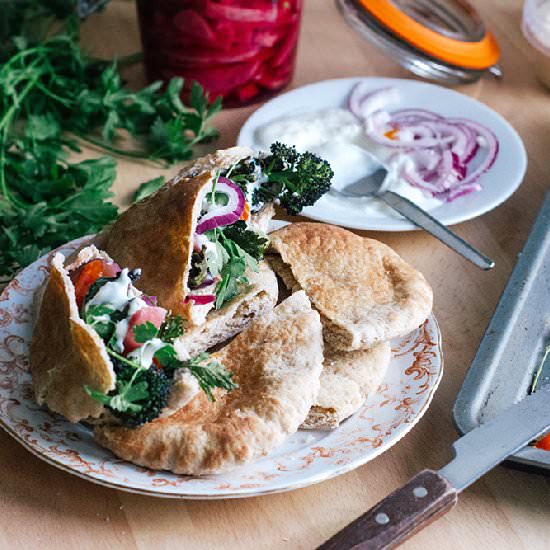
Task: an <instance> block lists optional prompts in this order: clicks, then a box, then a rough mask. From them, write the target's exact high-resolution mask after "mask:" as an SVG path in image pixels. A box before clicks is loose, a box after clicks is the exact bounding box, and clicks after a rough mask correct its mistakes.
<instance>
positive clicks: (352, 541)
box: [318, 385, 550, 550]
mask: <svg viewBox="0 0 550 550" xmlns="http://www.w3.org/2000/svg"><path fill="white" fill-rule="evenodd" d="M548 429H550V385H548V386H546V387H544V388H542V389H540V390H538V391H537V392H535V393H533V394H531V395H529V396H527V397H526V398H525V399H523V400H522V401H520V402H519V403H516V404H515V405H512V406H511V407H509V408H508V409H506V410H505V411H504V412H502V413H501V414H499V415H498V416H496V417H495V418H493V419H492V420H490V421H488V422H486V423H484V424H482V425H481V426H479V427H478V428H476V429H474V430H472V431H471V432H469V433H467V434H466V435H465V436H463V437H461V438H460V439H458V440H457V441H456V442H455V443H454V444H453V451H454V458H453V460H451V462H449V463H448V464H447V465H446V466H444V467H443V468H441V469H440V470H439V471H433V470H423V471H422V472H420V473H419V474H417V475H416V476H415V477H413V478H412V479H411V480H410V481H409V482H408V483H406V484H405V485H403V486H402V487H401V488H399V489H397V490H396V491H394V492H393V493H391V494H390V495H389V496H387V497H386V498H385V499H383V500H382V501H381V502H379V503H378V504H376V505H375V506H374V507H373V508H371V509H370V510H369V511H368V512H366V513H365V514H363V515H362V516H360V517H359V518H358V519H356V520H355V521H353V522H352V523H350V524H349V525H348V526H347V527H345V528H344V529H342V530H341V531H340V532H339V533H337V534H336V535H334V536H333V537H332V538H331V539H329V540H328V541H327V542H325V543H324V544H322V545H321V546H320V547H319V548H318V550H347V549H354V550H359V549H361V550H383V549H387V548H395V547H396V546H397V545H399V544H401V543H402V542H403V541H405V540H406V539H407V538H409V537H410V536H411V535H413V534H414V533H416V532H418V531H420V530H421V529H422V528H423V527H425V526H426V525H427V524H428V523H430V522H431V521H433V520H435V519H437V518H438V517H440V516H441V515H443V514H444V513H445V512H447V511H449V510H450V509H451V508H452V507H453V506H454V505H455V504H456V501H457V497H458V493H459V492H461V491H462V490H463V489H465V488H466V487H468V486H469V485H471V484H472V483H474V482H475V481H476V480H477V479H479V478H480V477H481V476H482V475H483V474H485V473H486V472H488V471H489V470H491V469H492V468H493V467H494V466H496V465H497V464H499V463H500V462H502V461H503V460H504V459H506V458H507V457H508V456H510V455H511V454H513V453H515V452H516V451H518V450H519V449H521V448H522V447H524V446H525V445H526V444H527V443H529V442H530V441H532V440H533V439H536V438H537V437H538V436H539V435H542V434H543V433H544V432H546V431H547V430H548Z"/></svg>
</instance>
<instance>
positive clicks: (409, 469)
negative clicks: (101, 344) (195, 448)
mask: <svg viewBox="0 0 550 550" xmlns="http://www.w3.org/2000/svg"><path fill="white" fill-rule="evenodd" d="M305 4H306V6H305V13H304V22H303V27H302V35H301V42H300V50H299V60H298V67H297V71H296V77H295V80H294V82H293V86H298V85H302V84H305V83H309V82H314V81H317V80H321V79H325V78H336V77H346V76H358V75H364V76H370V75H375V76H394V77H401V78H407V77H409V75H408V74H407V73H406V72H405V71H404V70H402V69H401V68H399V67H398V66H396V65H395V64H394V63H393V62H392V61H391V60H389V59H388V58H386V57H384V56H383V55H382V54H381V53H379V52H378V51H377V50H375V49H374V48H373V47H371V46H370V45H368V44H366V43H364V42H363V41H361V40H360V39H359V38H357V37H356V36H355V35H354V33H353V32H352V31H351V30H350V29H349V28H348V27H347V26H346V24H345V23H344V22H343V21H342V19H341V17H340V16H339V14H338V13H337V11H336V8H335V6H334V2H333V1H329V0H306V1H305ZM477 4H478V6H479V9H480V10H481V11H482V13H483V16H484V17H485V19H486V21H487V22H488V24H489V26H490V28H491V29H492V30H493V31H494V33H495V34H496V36H497V38H498V39H499V42H500V45H501V48H502V66H503V70H504V75H505V76H504V80H503V81H501V82H497V81H495V80H492V79H490V78H485V79H482V80H481V81H480V82H478V83H476V84H471V85H468V86H461V87H459V88H458V89H459V90H460V91H461V92H463V93H465V94H468V95H470V96H473V97H475V98H477V99H479V100H481V101H483V102H484V103H486V104H487V105H489V106H490V107H492V108H493V109H495V110H496V111H498V112H499V113H500V114H502V115H503V116H504V117H505V118H506V119H507V120H509V121H510V123H511V124H512V125H513V126H514V127H515V128H516V129H517V130H518V132H519V133H520V135H521V136H522V138H523V139H524V141H525V145H526V148H527V151H528V153H529V168H528V171H527V176H526V178H525V181H524V183H523V185H522V186H521V187H520V189H519V190H518V191H517V192H516V193H515V194H514V196H513V197H512V198H511V199H509V200H508V201H507V202H506V204H504V205H502V206H500V207H499V208H497V209H496V210H494V211H493V212H490V213H489V214H486V215H484V216H483V217H481V218H478V219H476V220H473V221H470V222H467V223H464V224H461V225H459V226H455V228H454V229H455V230H456V231H457V232H458V233H459V234H460V235H462V236H463V237H465V238H466V239H468V240H469V241H470V242H472V243H473V244H474V245H476V246H478V247H479V248H480V249H482V250H483V251H485V252H486V253H487V254H488V255H489V256H491V257H492V258H494V260H495V261H496V267H495V269H494V270H492V271H491V272H489V273H483V272H481V271H479V270H478V269H477V268H475V267H473V266H471V265H469V264H468V263H466V262H465V261H463V260H462V259H460V258H459V257H458V256H457V255H455V254H453V253H451V252H449V251H448V250H447V249H445V248H444V247H443V246H442V245H440V244H439V243H438V242H437V241H435V240H434V239H432V238H430V237H429V236H428V235H426V234H424V233H421V232H415V233H404V234H399V235H397V234H390V233H370V234H369V235H370V236H373V237H375V238H378V239H380V240H382V241H384V242H385V243H387V244H389V245H390V246H392V247H394V248H395V249H396V250H397V251H398V252H399V253H400V254H402V255H403V256H404V257H405V258H406V259H407V260H409V261H410V262H411V263H412V264H414V265H415V266H416V267H417V268H418V269H420V270H421V271H422V272H424V274H425V275H426V277H427V278H428V280H429V281H430V282H431V284H432V286H433V288H434V292H435V313H436V316H437V318H438V320H439V322H440V324H441V330H442V333H443V343H444V353H445V374H444V377H443V381H442V383H441V386H440V388H439V390H438V392H437V394H436V396H435V399H434V401H433V404H432V405H431V407H430V409H429V411H428V412H427V414H426V416H425V417H424V418H423V419H422V421H421V422H420V423H419V425H417V426H416V427H415V428H414V429H413V430H412V432H411V433H410V434H409V435H408V436H407V437H405V439H404V440H402V441H401V442H400V443H399V444H398V445H396V446H395V447H394V448H393V449H391V450H389V451H388V452H386V453H384V454H383V455H382V456H380V457H379V458H377V459H376V460H374V461H373V462H370V463H369V464H367V465H366V466H363V467H361V468H358V469H357V470H355V471H353V472H351V473H348V474H346V475H343V476H341V477H339V478H336V479H333V480H331V481H327V482H324V483H321V484H319V485H315V486H312V487H310V488H307V489H301V490H297V491H293V492H291V493H286V494H279V495H272V496H264V497H260V498H252V499H246V500H236V501H235V500H233V501H231V500H229V501H217V502H195V501H190V502H185V501H173V500H162V499H155V498H149V497H145V496H138V495H132V494H129V493H123V492H119V491H115V490H111V489H106V488H102V487H99V486H97V485H94V484H92V483H89V482H87V481H84V480H81V479H79V478H77V477H75V476H70V475H68V474H66V473H63V472H61V471H59V470H56V469H55V468H53V467H52V466H49V465H47V464H46V463H44V462H42V461H40V460H39V459H37V458H35V457H34V456H33V455H31V454H30V453H29V452H27V451H26V450H25V449H23V447H21V446H20V445H19V444H18V443H16V442H15V441H14V440H13V439H11V438H10V437H9V436H8V435H7V434H6V433H4V432H1V431H0V432H1V433H0V446H1V448H2V452H1V453H0V548H6V549H7V548H10V549H11V548H47V549H50V548H55V549H56V550H63V549H69V548H70V549H72V548H79V550H85V549H88V548H89V549H94V550H97V549H101V548H107V547H110V548H123V549H126V548H128V549H130V548H140V549H144V548H155V549H164V548H172V549H173V548H186V549H187V548H205V549H206V548H208V549H211V548H238V549H258V548H262V549H263V548H266V549H272V548H292V549H294V548H301V549H310V548H314V547H315V546H317V545H318V544H319V543H321V542H322V541H323V540H325V539H326V538H327V537H329V536H330V535H332V534H333V533H335V532H336V531H337V530H339V529H340V528H342V527H343V526H344V525H346V524H347V523H349V522H350V521H351V520H352V519H354V518H355V517H356V516H358V515H359V514H361V513H362V512H364V511H365V510H366V509H368V508H369V507H370V506H372V505H373V504H374V503H375V502H376V501H378V500H379V499H380V498H382V497H383V496H385V495H386V494H387V493H388V492H390V491H391V490H393V489H394V488H396V487H397V486H398V485H400V484H402V483H403V482H405V481H406V480H407V479H408V478H409V477H410V476H412V475H413V474H415V473H416V472H417V471H419V470H420V469H422V468H425V467H431V468H438V467H440V466H442V465H443V464H444V463H445V462H446V461H448V460H449V458H450V456H451V451H450V447H451V443H452V442H453V440H454V439H455V438H456V432H455V429H454V427H453V421H452V417H451V409H452V405H453V402H454V399H455V397H456V394H457V392H458V390H459V388H460V386H461V384H462V380H463V378H464V375H465V373H466V370H467V368H468V366H469V364H470V362H471V360H472V358H473V356H474V354H475V351H476V349H477V346H478V344H479V341H480V339H481V337H482V335H483V332H484V330H485V328H486V326H487V323H488V321H489V319H490V317H491V314H492V312H493V309H494V307H495V305H496V303H497V300H498V298H499V295H500V293H501V291H502V289H503V287H504V284H505V282H506V279H507V278H508V276H509V274H510V271H511V269H512V267H513V265H514V262H515V259H516V255H517V254H518V252H519V251H520V249H521V247H522V245H523V243H524V241H525V239H526V237H527V234H528V232H529V228H530V226H531V224H532V222H533V219H534V217H535V215H536V213H537V210H538V208H539V206H540V204H541V201H542V198H543V195H544V192H545V190H546V189H547V188H548V181H549V179H550V176H549V174H548V172H549V170H548V168H549V162H548V161H549V159H550V94H549V93H548V92H546V91H545V90H544V89H543V88H542V87H541V86H540V85H539V84H538V83H537V81H536V79H535V76H534V74H533V69H532V66H531V64H530V59H531V52H530V48H529V46H528V44H527V43H526V41H525V40H524V39H523V37H522V35H521V32H520V18H521V2H520V1H519V0H483V2H481V1H480V2H477ZM83 38H84V42H85V44H87V45H88V46H89V47H91V49H92V50H93V51H95V52H96V53H100V54H104V55H106V56H110V55H114V54H119V55H120V54H125V53H132V52H134V51H136V50H137V49H138V48H139V39H138V34H137V25H136V20H135V14H134V6H133V3H132V2H128V1H126V2H124V1H121V2H115V3H113V4H112V5H111V6H110V7H109V8H108V9H107V10H106V11H105V12H104V13H102V14H101V15H99V16H97V17H96V18H95V19H94V20H92V21H89V22H88V23H86V24H85V26H84V29H83ZM130 80H131V81H132V82H134V83H141V82H143V75H142V71H141V67H138V68H136V69H134V70H133V71H132V74H131V75H130ZM255 108H256V107H250V108H244V109H238V110H227V111H224V112H222V113H221V114H220V115H219V116H218V118H217V119H216V121H215V123H216V125H217V126H218V128H219V129H220V130H221V138H220V140H219V142H218V145H219V147H226V146H230V145H232V144H234V142H235V139H236V136H237V133H238V130H239V128H240V126H241V125H242V124H243V122H244V121H245V119H246V118H247V117H248V116H249V115H250V113H251V112H252V111H253V110H254V109H255ZM89 153H93V152H89ZM95 154H97V153H95ZM156 173H158V169H155V168H154V167H150V166H147V165H145V164H132V163H128V162H124V161H120V162H119V178H118V180H117V183H116V190H117V199H118V200H119V202H120V203H121V204H124V203H126V202H127V199H128V196H129V194H130V192H131V190H132V189H134V188H135V186H136V184H138V183H139V182H141V181H144V180H146V179H149V178H150V177H152V176H154V175H155V174H156ZM518 368H521V365H518ZM549 519H550V478H548V477H544V476H542V475H537V474H534V473H525V472H520V471H516V470H512V469H509V468H505V467H499V468H497V469H495V470H494V471H493V472H491V473H490V474H488V475H486V476H485V477H484V478H483V479H482V480H481V481H479V482H478V483H476V484H475V486H473V487H471V488H469V489H467V490H466V491H465V492H464V494H463V495H462V496H461V497H460V499H459V503H458V506H457V507H456V508H455V509H454V510H453V511H452V512H450V513H449V514H448V515H447V516H445V517H443V518H442V519H441V520H439V521H438V522H437V523H435V524H433V525H431V526H430V527H429V528H427V529H426V530H425V531H423V532H422V533H420V534H419V535H418V536H416V537H415V538H414V539H413V540H411V541H410V542H408V543H407V544H406V545H405V548H408V549H427V550H429V549H437V550H440V549H445V550H447V549H459V548H465V549H471V548H488V549H492V548H499V549H507V548H513V549H514V550H521V549H524V548H525V549H527V548H529V549H530V550H536V549H543V548H549V547H550V542H549V541H550V521H549Z"/></svg>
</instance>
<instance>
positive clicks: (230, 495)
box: [0, 236, 444, 500]
mask: <svg viewBox="0 0 550 550" xmlns="http://www.w3.org/2000/svg"><path fill="white" fill-rule="evenodd" d="M88 239H90V236H87V237H82V238H80V239H75V240H73V241H71V242H69V243H66V244H64V245H62V246H60V247H58V248H56V249H55V250H53V251H51V252H49V253H48V254H46V255H45V256H43V257H41V258H39V259H38V260H37V261H36V262H34V263H33V264H31V265H29V266H27V267H26V268H25V269H24V270H22V271H21V272H20V273H19V274H18V275H17V276H16V277H15V278H14V279H13V280H12V281H11V282H10V283H9V284H8V285H7V286H6V287H5V288H4V289H3V291H2V293H1V294H0V303H1V302H8V303H9V299H8V294H9V292H10V291H12V290H13V289H14V288H15V287H16V286H17V284H18V279H19V278H20V277H21V276H22V274H24V273H25V272H27V270H28V271H31V270H33V269H34V270H36V269H37V264H40V263H41V262H43V261H44V260H45V259H46V258H48V257H51V256H52V255H53V254H54V253H55V252H56V251H58V250H62V249H67V248H70V247H76V246H79V245H80V244H82V243H84V242H85V241H86V240H88ZM33 290H34V289H33ZM425 324H426V325H427V326H429V327H430V328H431V329H432V331H433V333H434V335H435V337H436V338H435V340H436V341H435V342H434V343H435V344H436V348H437V360H438V370H437V373H436V375H435V377H434V378H433V379H432V380H431V381H430V386H429V390H428V391H427V392H426V394H425V395H424V401H423V403H422V404H421V406H420V408H419V409H418V411H416V412H415V414H414V416H413V418H412V419H411V420H410V421H409V422H408V423H407V424H406V427H405V428H404V429H402V430H401V432H398V433H397V434H392V435H390V436H389V438H388V439H389V441H388V440H386V441H384V443H383V444H382V445H380V446H379V447H376V448H372V450H371V451H370V452H369V453H365V452H363V453H361V454H359V456H358V457H357V458H355V459H353V460H351V461H350V462H349V463H347V464H344V465H341V466H339V467H335V466H329V467H328V469H326V470H324V471H321V472H317V473H309V475H307V477H305V478H304V479H303V480H295V481H289V482H288V483H287V484H286V485H281V486H277V487H272V488H267V489H265V490H261V489H258V488H256V487H255V488H245V489H241V490H237V491H233V492H231V491H228V492H223V493H214V494H206V493H204V494H197V493H188V492H186V491H178V492H165V491H163V486H162V485H160V486H158V487H157V488H155V489H150V490H149V489H145V488H141V487H135V486H132V485H128V484H125V483H123V482H117V481H109V480H106V479H101V478H98V477H96V476H95V475H93V474H90V473H85V472H81V471H79V470H78V469H76V468H74V467H71V466H69V465H67V464H64V463H63V462H61V461H59V460H56V459H55V458H52V457H51V456H48V455H47V454H45V453H44V452H40V451H39V450H38V449H37V448H36V447H35V446H33V445H32V444H30V443H29V442H27V441H26V440H25V439H23V438H22V437H21V436H20V435H19V434H18V433H17V432H16V431H15V430H14V429H13V427H12V426H11V425H10V423H9V421H6V420H5V418H4V414H3V412H2V413H0V427H1V428H2V429H3V430H4V431H5V432H6V433H8V434H9V435H10V436H11V437H13V438H14V439H15V440H16V441H17V442H18V443H20V444H21V445H22V446H23V447H24V448H25V449H26V450H28V451H29V452H31V453H32V454H33V455H34V456H36V457H38V458H39V459H41V460H43V461H44V462H46V463H48V464H49V465H51V466H54V467H55V468H58V469H59V470H62V471H64V472H67V473H69V474H72V475H76V476H77V477H79V478H81V479H84V480H87V481H91V482H92V483H95V484H96V485H101V486H103V487H107V488H111V489H118V490H121V491H125V492H129V493H135V494H140V495H145V496H154V497H157V498H172V499H186V500H221V499H234V498H245V497H252V496H263V495H268V494H275V493H282V492H286V491H291V490H295V489H301V488H305V487H308V486H310V485H314V484H317V483H320V482H323V481H326V480H329V479H332V478H334V477H337V476H340V475H343V474H345V473H348V472H350V471H352V470H355V469H356V468H358V467H360V466H363V465H364V464H366V463H367V462H370V461H371V460H373V459H374V458H376V457H378V456H380V455H381V454H382V453H383V452H385V451H387V450H388V449H389V448H391V447H393V446H394V445H395V444H397V443H398V442H399V441H401V439H403V437H405V435H407V434H408V433H409V432H410V431H411V430H412V428H413V427H414V426H415V425H416V424H417V423H418V422H419V421H420V419H421V418H422V417H423V416H424V414H425V412H426V411H427V410H428V408H429V406H430V404H431V402H432V399H433V397H434V394H435V392H436V390H437V388H438V386H439V383H440V381H441V379H442V376H443V371H444V357H443V351H442V342H441V332H440V329H439V324H438V323H437V320H436V318H435V316H434V315H433V314H431V315H430V316H429V317H428V320H427V321H426V323H425ZM0 331H3V329H0ZM6 334H7V333H6ZM8 335H9V334H8ZM359 412H360V411H358V412H357V413H356V414H358V413H359ZM335 432H336V431H333V432H332V433H335ZM98 446H99V445H98ZM73 450H74V449H73ZM268 456H269V455H268ZM111 462H113V463H114V462H120V463H124V462H126V461H123V460H121V459H119V458H117V457H116V456H114V455H113V456H112V459H111ZM128 464H131V463H128ZM151 471H152V470H151ZM159 473H160V474H162V473H163V472H159ZM164 473H169V472H164ZM172 475H173V474H172ZM219 475H222V476H223V475H224V474H223V473H222V474H219ZM184 477H195V478H198V477H200V476H184Z"/></svg>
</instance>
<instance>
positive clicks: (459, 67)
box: [336, 0, 502, 84]
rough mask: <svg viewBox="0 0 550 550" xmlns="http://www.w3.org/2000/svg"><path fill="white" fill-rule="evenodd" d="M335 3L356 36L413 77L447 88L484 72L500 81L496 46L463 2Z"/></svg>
mask: <svg viewBox="0 0 550 550" xmlns="http://www.w3.org/2000/svg"><path fill="white" fill-rule="evenodd" d="M336 3H337V5H338V7H339V9H340V11H341V13H342V15H343V16H344V19H345V20H346V21H347V22H348V23H349V24H350V25H351V27H352V28H353V29H354V30H355V31H356V32H357V33H358V34H359V35H361V36H362V37H363V38H365V39H366V40H368V41H369V42H370V43H372V44H373V45H374V46H376V47H378V48H379V49H380V50H382V51H383V52H384V53H386V54H388V55H389V56H390V57H391V58H393V59H394V60H395V61H397V62H398V63H399V64H400V65H401V66H403V67H405V68H406V69H407V70H409V71H411V72H412V73H414V74H416V75H418V76H421V77H423V78H427V79H430V80H435V81H438V82H445V83H448V84H461V83H466V82H475V81H476V80H478V79H479V78H480V77H481V76H482V75H483V74H484V73H486V72H489V73H491V74H493V75H494V76H496V77H500V76H502V73H501V70H500V67H499V66H498V64H497V61H498V46H497V45H496V42H495V41H494V38H493V37H492V35H491V34H490V33H488V32H487V31H486V29H485V26H484V24H483V22H482V20H481V18H480V17H479V15H478V14H477V12H476V11H475V9H474V8H473V6H472V5H471V4H470V3H469V2H468V1H467V0H336ZM465 54H468V57H469V61H468V62H464V59H465ZM474 54H475V55H474ZM473 57H475V58H476V59H475V60H474V62H472V58H473Z"/></svg>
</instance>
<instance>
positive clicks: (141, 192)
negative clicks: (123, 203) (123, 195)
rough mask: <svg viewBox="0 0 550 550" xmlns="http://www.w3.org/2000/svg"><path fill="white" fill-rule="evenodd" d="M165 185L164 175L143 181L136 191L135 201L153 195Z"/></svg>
mask: <svg viewBox="0 0 550 550" xmlns="http://www.w3.org/2000/svg"><path fill="white" fill-rule="evenodd" d="M163 185H164V176H159V177H158V178H153V179H151V180H149V181H145V182H143V183H142V184H141V185H140V186H139V187H138V189H137V191H136V192H135V193H134V202H139V201H140V200H143V199H144V198H145V197H148V196H149V195H152V194H153V193H154V192H155V191H158V190H159V189H160V188H161V187H162V186H163Z"/></svg>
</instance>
